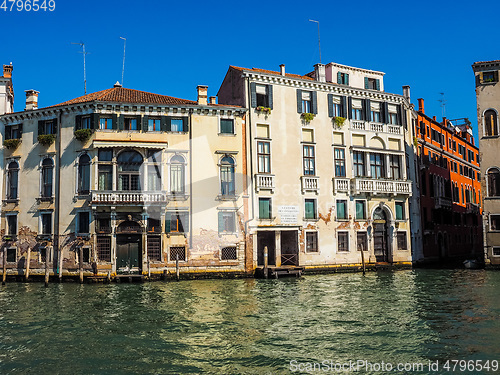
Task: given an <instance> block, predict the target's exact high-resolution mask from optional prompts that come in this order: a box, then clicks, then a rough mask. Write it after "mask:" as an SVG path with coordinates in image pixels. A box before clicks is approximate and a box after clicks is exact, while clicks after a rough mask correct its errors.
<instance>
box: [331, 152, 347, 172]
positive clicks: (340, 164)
mask: <svg viewBox="0 0 500 375" xmlns="http://www.w3.org/2000/svg"><path fill="white" fill-rule="evenodd" d="M334 155H335V176H337V177H345V150H344V149H343V148H335V149H334Z"/></svg>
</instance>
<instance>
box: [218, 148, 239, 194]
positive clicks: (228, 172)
mask: <svg viewBox="0 0 500 375" xmlns="http://www.w3.org/2000/svg"><path fill="white" fill-rule="evenodd" d="M225 159H230V160H231V161H232V163H225V162H224V161H225ZM235 171H236V160H235V159H234V157H233V156H231V155H228V154H225V155H223V156H222V157H221V158H220V160H219V180H220V183H219V187H220V196H221V197H225V198H234V197H235V196H236V180H235V179H236V172H235ZM227 176H229V179H227ZM226 180H227V181H226Z"/></svg>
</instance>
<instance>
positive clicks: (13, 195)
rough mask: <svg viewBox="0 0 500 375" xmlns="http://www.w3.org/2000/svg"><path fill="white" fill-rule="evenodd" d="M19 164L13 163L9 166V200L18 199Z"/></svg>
mask: <svg viewBox="0 0 500 375" xmlns="http://www.w3.org/2000/svg"><path fill="white" fill-rule="evenodd" d="M18 184H19V164H17V162H16V161H11V162H10V163H9V165H8V166H7V197H6V198H7V199H17V198H18Z"/></svg>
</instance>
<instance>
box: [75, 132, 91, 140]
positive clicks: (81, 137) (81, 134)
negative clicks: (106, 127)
mask: <svg viewBox="0 0 500 375" xmlns="http://www.w3.org/2000/svg"><path fill="white" fill-rule="evenodd" d="M91 135H92V130H90V129H78V130H75V138H76V139H78V140H79V141H80V142H86V141H87V140H88V139H89V138H90V136H91Z"/></svg>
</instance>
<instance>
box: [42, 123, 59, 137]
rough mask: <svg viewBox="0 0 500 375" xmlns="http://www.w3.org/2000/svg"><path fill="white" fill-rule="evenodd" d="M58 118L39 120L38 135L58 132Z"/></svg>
mask: <svg viewBox="0 0 500 375" xmlns="http://www.w3.org/2000/svg"><path fill="white" fill-rule="evenodd" d="M56 133H57V127H56V120H48V121H39V123H38V135H43V134H56Z"/></svg>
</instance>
